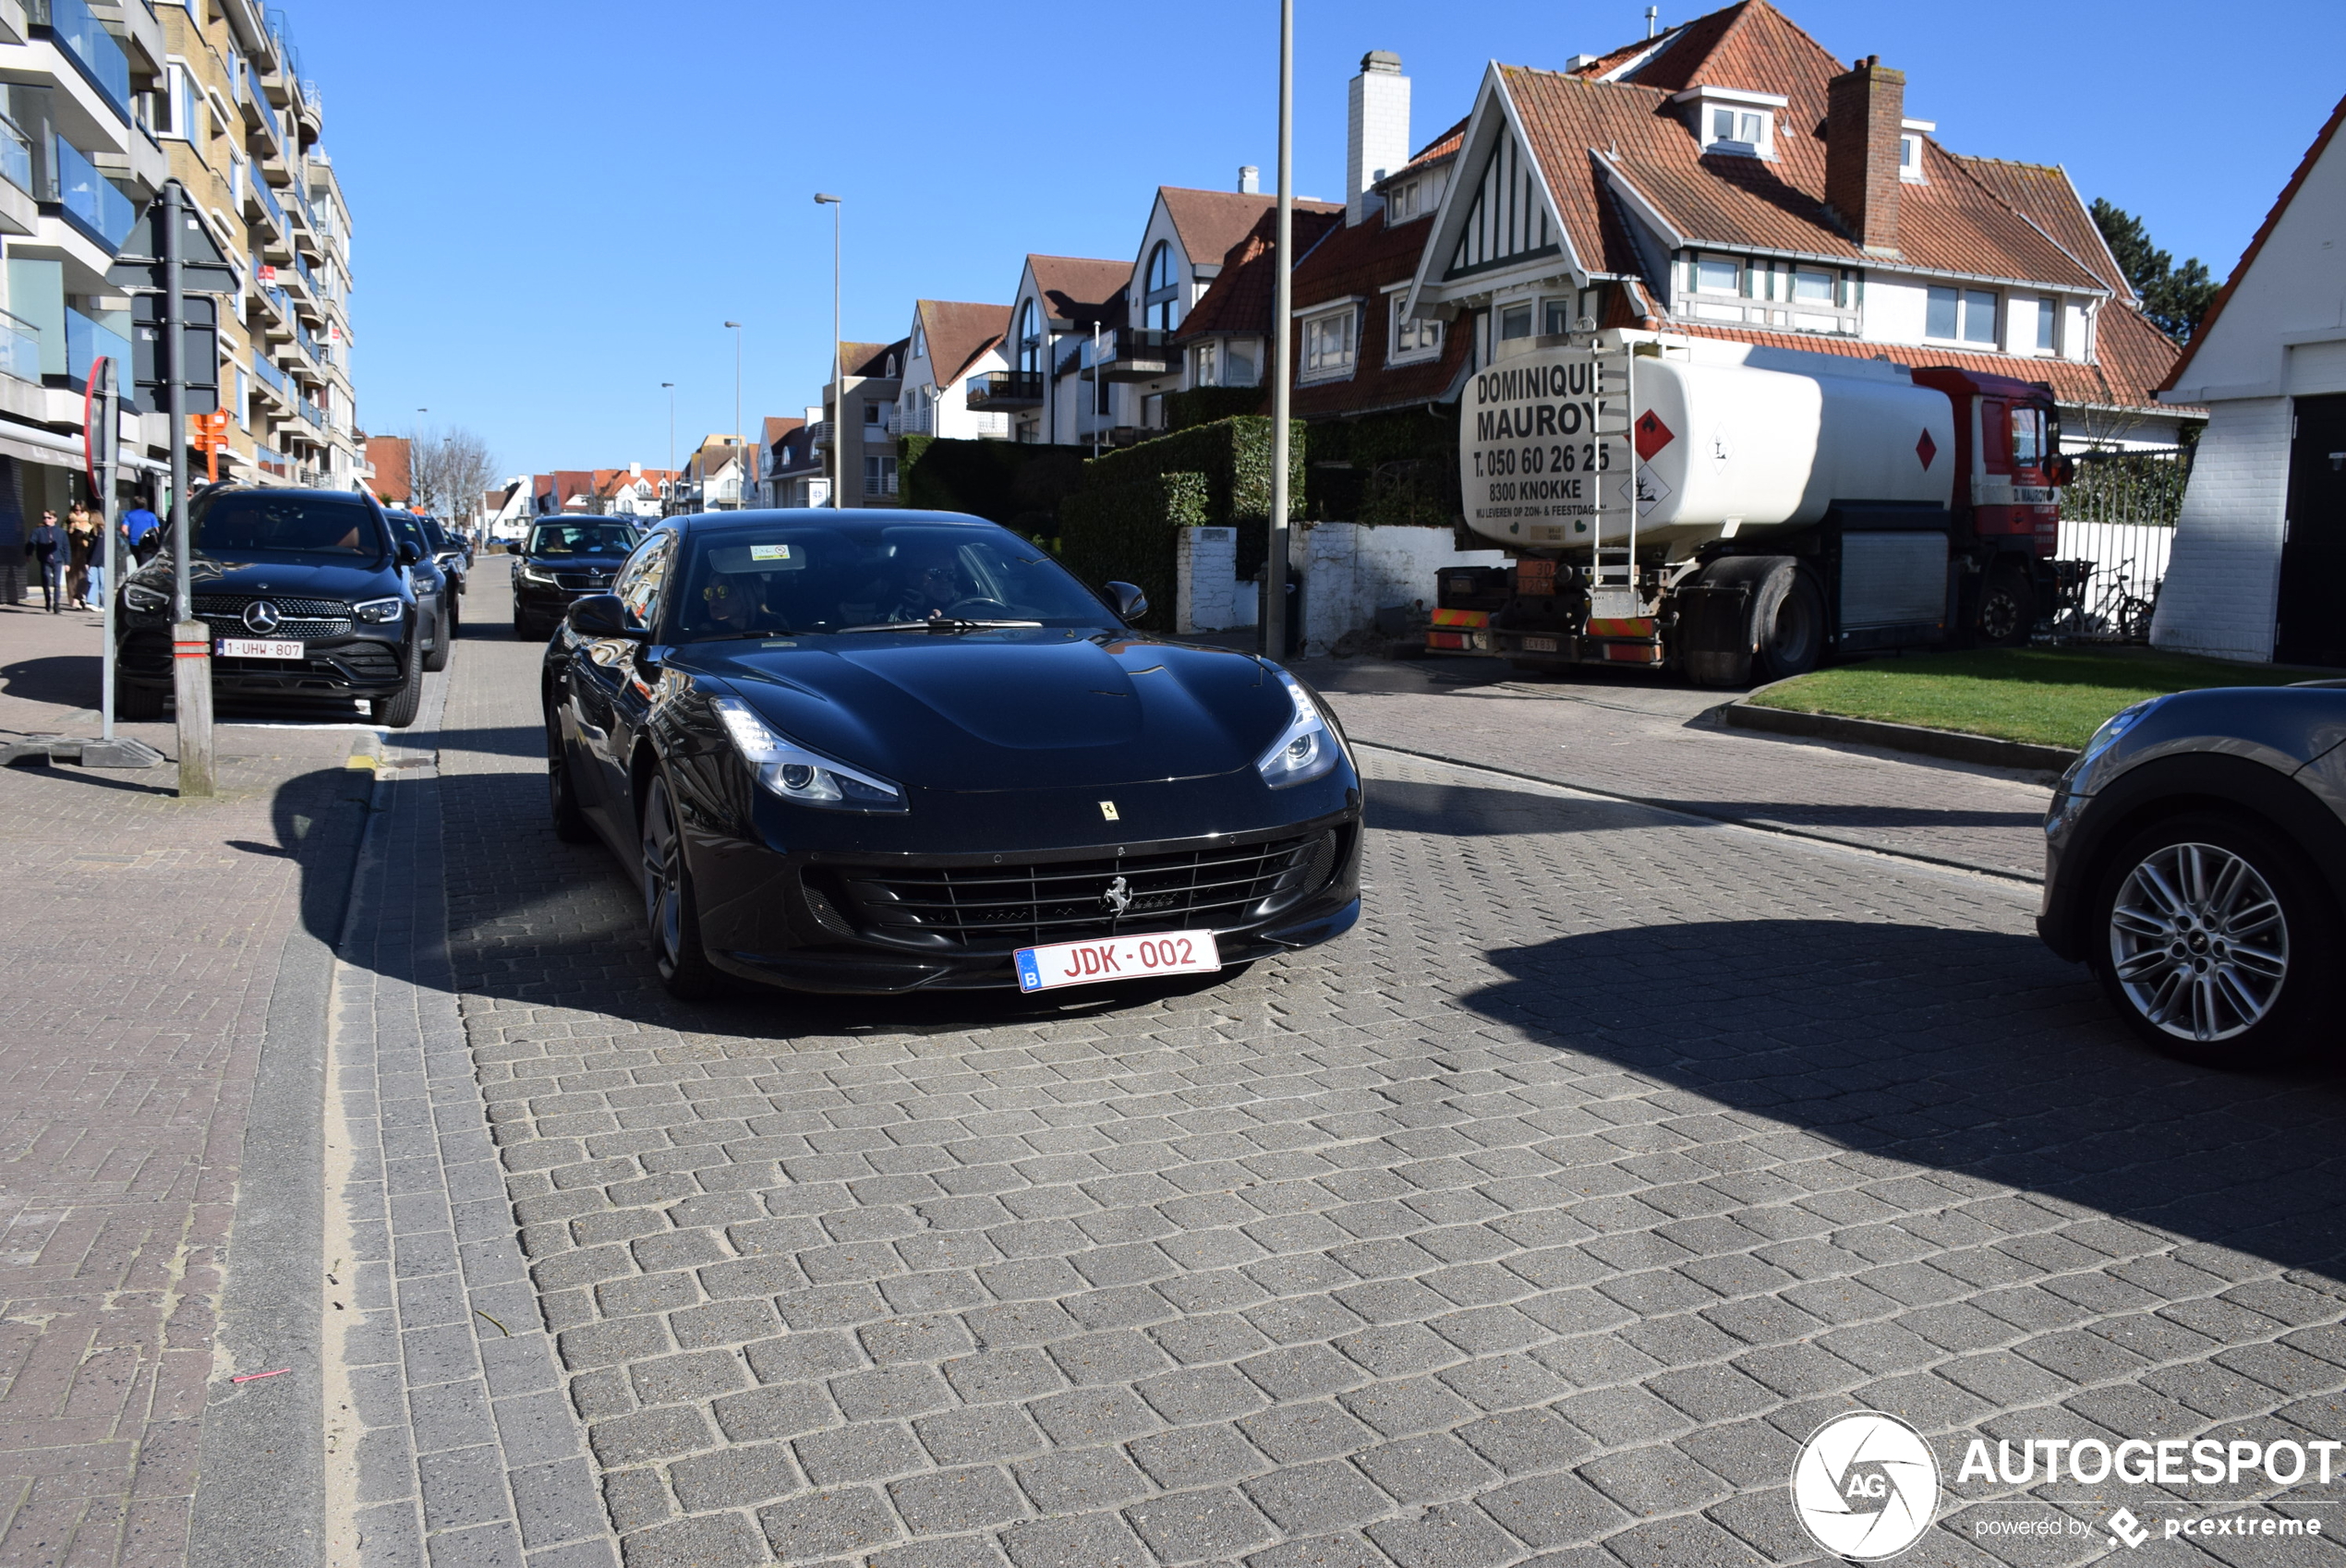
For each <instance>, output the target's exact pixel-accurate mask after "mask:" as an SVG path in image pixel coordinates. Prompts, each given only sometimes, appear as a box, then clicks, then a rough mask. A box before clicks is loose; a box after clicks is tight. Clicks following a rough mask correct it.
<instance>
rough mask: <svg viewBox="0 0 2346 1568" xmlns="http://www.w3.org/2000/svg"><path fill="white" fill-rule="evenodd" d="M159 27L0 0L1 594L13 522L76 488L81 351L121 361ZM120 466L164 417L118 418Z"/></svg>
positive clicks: (159, 176)
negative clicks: (122, 265) (129, 254)
mask: <svg viewBox="0 0 2346 1568" xmlns="http://www.w3.org/2000/svg"><path fill="white" fill-rule="evenodd" d="M163 56H164V45H163V27H162V24H161V22H160V21H158V20H157V18H156V16H155V13H154V12H153V10H152V9H151V7H150V6H148V4H147V0H116V3H115V4H114V5H111V6H103V7H95V6H90V5H86V4H84V0H7V3H5V4H0V257H4V258H5V266H0V597H5V598H7V599H10V600H13V599H15V598H17V597H18V596H19V595H20V594H21V592H22V587H23V583H22V575H23V574H22V571H21V562H22V552H21V546H22V543H23V537H24V536H23V522H24V518H25V517H26V516H27V515H30V516H32V517H34V518H38V517H39V515H40V514H41V513H42V511H43V510H53V511H55V512H57V513H60V514H62V513H64V512H65V510H66V508H67V505H68V504H69V503H70V502H71V501H73V500H74V499H76V498H77V497H79V496H80V495H82V494H84V493H85V490H86V481H85V480H83V479H81V478H80V477H79V474H80V469H81V455H80V454H81V443H82V404H83V392H84V390H85V388H86V384H87V377H88V376H89V373H90V367H91V362H92V361H93V360H94V359H96V358H97V357H98V356H101V355H107V356H113V357H114V358H115V360H116V362H117V364H118V365H119V366H120V367H121V368H122V369H123V371H124V372H125V380H126V381H127V380H128V377H127V371H128V369H129V367H130V363H131V353H130V334H131V332H132V330H133V329H132V326H131V303H132V302H131V300H130V299H129V297H128V296H125V295H124V294H122V293H121V292H120V291H119V290H118V289H117V288H115V286H114V285H113V284H111V283H108V282H107V281H106V270H107V268H108V267H109V266H111V265H112V264H113V261H114V258H115V254H116V252H117V251H118V250H119V249H120V247H121V245H122V242H123V240H124V239H125V238H126V237H127V235H129V233H130V229H131V225H132V223H134V222H135V221H136V220H137V218H138V215H139V209H140V208H142V207H143V206H145V205H146V203H147V202H148V201H149V200H151V199H152V198H153V196H154V195H155V193H156V192H157V191H158V190H159V189H161V188H162V186H163V180H164V177H165V175H166V173H167V168H168V165H167V162H166V160H165V158H164V156H163V149H162V147H161V145H160V144H159V143H158V141H157V140H156V138H155V135H154V131H153V128H152V127H151V123H150V119H149V115H150V112H151V111H150V103H151V100H150V98H149V93H150V90H151V89H152V87H153V86H154V84H155V82H156V81H157V80H158V79H159V78H160V77H161V76H162V74H163ZM122 435H123V442H122V447H123V452H124V454H125V456H126V458H127V460H128V462H129V464H130V465H131V466H132V468H133V470H134V471H136V470H138V469H139V468H140V467H142V466H144V467H149V468H151V465H152V454H153V453H157V452H161V450H162V449H161V440H162V430H161V427H160V424H159V423H157V424H156V425H155V427H154V428H151V429H150V428H149V427H148V423H147V421H145V420H142V419H140V418H139V416H137V415H136V413H135V412H134V413H127V414H126V416H125V418H124V421H123V430H122Z"/></svg>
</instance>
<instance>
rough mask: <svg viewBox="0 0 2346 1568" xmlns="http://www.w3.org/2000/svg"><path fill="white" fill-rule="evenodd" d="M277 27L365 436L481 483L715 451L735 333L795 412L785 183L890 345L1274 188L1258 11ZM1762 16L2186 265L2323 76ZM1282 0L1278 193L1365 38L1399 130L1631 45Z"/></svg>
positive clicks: (812, 364)
mask: <svg viewBox="0 0 2346 1568" xmlns="http://www.w3.org/2000/svg"><path fill="white" fill-rule="evenodd" d="M283 3H284V6H285V8H286V10H287V11H288V13H289V19H290V22H291V27H292V31H293V36H294V42H295V43H296V46H297V47H298V48H299V50H300V51H301V54H302V67H303V72H304V74H305V75H308V76H309V77H312V78H316V80H317V81H318V83H319V85H320V89H321V90H322V94H323V97H324V101H325V109H326V139H325V146H326V148H327V150H328V151H331V152H332V153H333V155H334V158H335V161H336V163H337V164H338V165H339V167H340V170H341V174H342V178H343V182H344V188H345V190H346V191H347V193H348V195H349V198H350V201H351V205H352V208H353V211H354V217H355V222H356V240H355V249H354V263H355V270H356V271H357V283H358V288H357V294H356V295H355V296H354V298H353V302H352V308H353V312H354V316H355V331H356V333H357V354H356V355H355V356H354V371H355V373H356V375H357V392H358V411H359V417H360V420H361V422H362V423H363V424H364V425H365V426H366V427H367V428H369V429H373V430H377V431H392V432H397V431H404V430H407V429H410V428H414V427H415V426H417V424H419V423H421V424H429V425H443V424H463V425H467V426H470V427H472V428H475V429H477V430H478V431H479V432H480V433H481V434H482V435H483V436H484V437H486V438H487V439H488V440H489V442H490V446H491V448H492V450H493V451H494V452H495V453H496V455H497V458H498V462H499V465H500V467H501V468H502V469H503V470H505V471H508V472H518V471H522V470H541V471H542V470H544V469H548V468H552V467H557V466H560V467H600V466H612V465H617V464H624V463H626V462H628V461H630V460H634V461H638V462H642V463H646V464H662V463H664V462H665V461H666V459H667V453H668V402H667V394H666V393H665V392H661V391H660V387H659V383H660V382H662V381H669V380H672V381H674V382H675V383H676V384H677V396H676V438H677V443H678V447H679V450H680V451H686V450H689V448H690V444H691V442H692V441H693V440H696V439H697V438H698V437H699V436H701V435H702V434H704V433H706V432H709V431H717V430H723V429H726V428H730V427H731V426H732V418H733V413H732V411H733V344H732V338H733V334H732V333H731V332H726V331H725V330H724V329H723V327H722V326H721V324H720V323H722V322H723V321H725V320H728V319H732V320H739V321H743V322H744V323H746V324H747V332H746V334H745V335H746V353H745V369H744V393H743V400H744V418H745V421H754V420H755V418H756V416H758V415H760V414H795V413H798V412H800V411H801V410H802V409H803V408H804V405H805V404H807V403H808V402H809V401H810V400H812V399H813V398H814V397H815V396H816V393H817V392H818V389H819V387H820V384H821V382H822V380H823V377H824V372H825V368H826V366H827V364H828V356H829V348H828V330H829V325H830V305H831V264H830V263H831V257H830V223H829V218H828V213H827V211H826V210H824V209H820V208H817V207H816V205H815V204H814V202H813V200H812V194H813V192H815V191H816V190H817V189H821V190H828V191H836V192H839V193H840V194H841V195H843V196H845V197H846V198H847V199H848V201H849V205H848V207H847V210H846V221H847V228H846V235H847V270H846V279H847V281H846V291H845V292H846V334H847V336H849V337H850V338H864V339H888V338H893V337H896V336H899V335H901V333H902V332H904V331H905V330H906V329H907V326H908V324H909V321H910V319H911V308H912V301H913V299H914V298H915V297H916V296H928V297H932V298H946V299H970V300H989V301H998V302H1001V303H1005V304H1007V303H1008V302H1009V300H1010V295H1011V293H1012V292H1013V290H1014V289H1015V288H1016V286H1017V282H1018V270H1019V265H1020V259H1021V258H1022V256H1024V255H1025V253H1027V252H1028V251H1046V252H1056V253H1059V254H1063V255H1076V256H1109V257H1119V258H1125V259H1129V258H1130V257H1131V254H1132V251H1133V250H1134V249H1135V247H1137V246H1138V244H1139V241H1140V230H1141V225H1142V224H1143V223H1144V222H1145V221H1146V218H1147V214H1148V204H1149V199H1150V194H1151V192H1152V191H1153V190H1154V189H1155V187H1156V186H1158V185H1160V184H1164V185H1191V186H1203V187H1209V188H1215V189H1224V188H1229V187H1231V185H1232V183H1233V181H1234V178H1235V175H1236V172H1237V169H1238V166H1239V165H1240V163H1259V164H1261V165H1263V167H1264V178H1265V182H1266V187H1267V184H1268V181H1269V178H1270V175H1271V169H1272V164H1273V163H1274V151H1273V137H1274V133H1275V127H1276V97H1275V92H1276V59H1277V54H1276V47H1277V32H1276V28H1277V6H1276V4H1275V0H1185V3H1183V4H1180V5H1176V6H1166V5H1129V4H1116V5H1109V4H1095V5H1070V4H1063V3H1058V0H1024V3H1022V4H1014V5H995V6H973V5H968V4H960V3H946V0H878V3H872V0H865V3H862V4H845V5H837V4H834V5H820V6H817V5H808V4H804V3H802V0H669V3H668V4H665V5H655V6H645V5H643V4H641V3H640V0H636V3H632V4H624V5H623V4H620V3H618V0H462V3H457V0H400V3H399V4H398V5H396V6H393V5H391V4H389V3H387V0H366V3H363V4H358V3H353V0H283ZM1781 3H1782V5H1783V8H1784V10H1785V12H1786V13H1787V14H1788V15H1789V16H1791V17H1792V18H1793V19H1794V20H1795V21H1796V22H1798V23H1800V24H1801V25H1802V26H1804V27H1806V28H1807V29H1808V30H1809V31H1810V32H1811V33H1812V34H1814V35H1815V36H1816V38H1817V39H1818V40H1819V41H1820V42H1822V43H1823V44H1824V46H1825V47H1826V48H1828V49H1830V50H1832V51H1833V52H1834V54H1837V55H1839V56H1840V57H1841V58H1843V59H1844V60H1846V59H1851V58H1854V57H1856V56H1858V55H1862V54H1880V56H1881V57H1882V60H1883V62H1884V63H1885V64H1887V65H1892V66H1898V67H1900V68H1902V69H1904V70H1905V72H1906V78H1907V99H1906V102H1907V113H1908V114H1909V115H1914V116H1916V117H1918V118H1924V119H1935V120H1937V121H1938V122H1939V135H1940V139H1941V141H1942V142H1943V143H1944V144H1945V145H1947V146H1948V147H1949V148H1951V149H1953V151H1959V152H1965V153H1974V154H1988V155H1992V156H1997V157H2007V158H2021V159H2029V160H2035V161H2039V162H2046V163H2064V164H2066V165H2067V166H2068V168H2069V170H2070V172H2071V174H2072V175H2073V176H2074V178H2075V179H2076V182H2077V185H2078V187H2079V189H2080V190H2081V191H2082V192H2083V193H2084V194H2085V195H2086V198H2087V199H2091V198H2093V197H2096V196H2107V197H2109V198H2110V199H2111V200H2113V201H2115V202H2117V203H2118V204H2119V205H2120V206H2122V207H2125V208H2127V209H2129V210H2131V211H2134V212H2136V213H2138V214H2139V215H2141V216H2143V217H2144V218H2145V219H2146V221H2147V222H2148V223H2149V224H2150V228H2151V233H2152V235H2153V236H2154V238H2155V239H2156V240H2157V241H2158V243H2159V245H2161V246H2163V247H2166V248H2168V249H2170V250H2171V251H2173V252H2174V253H2175V254H2176V256H2177V257H2178V258H2181V257H2183V256H2187V255H2196V256H2198V257H2200V258H2202V259H2205V260H2206V261H2207V263H2208V265H2209V267H2210V268H2211V269H2212V270H2213V271H2214V272H2215V273H2216V275H2217V276H2218V277H2219V278H2220V277H2222V276H2223V275H2225V273H2227V272H2228V271H2230V269H2231V264H2232V262H2233V261H2234V260H2235V259H2237V258H2238V256H2239V254H2240V251H2241V247H2243V245H2244V244H2245V243H2246V242H2247V240H2248V237H2249V235H2251V234H2252V233H2254V231H2255V226H2256V224H2257V223H2258V222H2259V221H2260V220H2261V218H2262V217H2263V215H2264V213H2265V211H2266V209H2267V207H2268V206H2269V205H2270V203H2271V201H2272V199H2273V197H2274V196H2275V195H2276V194H2277V193H2278V192H2279V188H2280V187H2281V185H2282V183H2283V182H2284V181H2286V180H2287V178H2288V177H2289V174H2290V171H2291V170H2292V168H2294V167H2295V165H2296V162H2297V159H2298V158H2299V156H2300V155H2301V154H2302V153H2303V152H2304V149H2305V146H2306V144H2307V143H2308V142H2309V141H2310V140H2311V139H2312V138H2313V136H2314V133H2315V132H2316V130H2317V129H2318V128H2319V127H2320V126H2321V123H2322V121H2323V119H2324V118H2325V117H2326V116H2327V115H2328V112H2329V110H2330V108H2331V107H2332V106H2333V105H2334V104H2335V103H2336V102H2337V100H2338V98H2339V96H2340V93H2341V92H2342V91H2346V76H2342V75H2341V73H2340V72H2339V70H2338V69H2337V62H2338V61H2339V60H2340V59H2341V58H2346V6H2340V5H2338V4H2336V3H2335V0H2322V3H2314V0H2281V3H2279V4H2275V5H2271V6H2258V7H2255V8H2254V9H2253V10H2250V11H2239V10H2230V9H2225V8H2222V7H2214V8H2211V7H2210V6H2208V5H2207V4H2206V3H2205V0H2057V3H2047V0H2027V3H2013V0H1971V3H1969V4H1965V5H1961V6H1956V5H1951V4H1930V5H1921V4H1900V5H1895V6H1891V5H1883V4H1880V0H1781ZM1703 8H1708V7H1703ZM1296 9H1297V23H1296V30H1297V67H1296V73H1297V94H1296V183H1297V188H1298V190H1299V191H1300V193H1302V194H1305V195H1320V196H1325V197H1336V196H1339V195H1340V194H1341V187H1342V184H1343V175H1344V112H1345V83H1346V81H1347V79H1348V78H1349V77H1350V76H1351V75H1352V74H1353V72H1354V71H1355V70H1356V69H1357V67H1358V62H1359V60H1360V55H1361V54H1362V53H1363V52H1364V51H1366V50H1370V49H1390V50H1394V51H1396V52H1397V53H1398V54H1400V55H1401V57H1402V62H1403V67H1404V69H1405V70H1406V71H1407V72H1408V73H1409V76H1410V78H1412V81H1413V84H1414V116H1413V126H1412V130H1413V133H1414V135H1415V136H1416V137H1417V139H1419V140H1421V141H1422V140H1423V139H1425V138H1427V137H1429V136H1431V135H1432V134H1433V132H1434V131H1436V130H1438V129H1440V128H1441V127H1443V126H1445V125H1446V124H1447V123H1448V122H1449V121H1451V120H1453V119H1455V118H1457V116H1459V115H1463V114H1464V113H1465V112H1466V110H1467V109H1468V108H1469V106H1470V104H1471V101H1472V96H1473V92H1474V89H1475V86H1476V84H1477V82H1478V81H1479V80H1480V79H1481V72H1482V68H1483V66H1484V64H1485V62H1486V61H1487V60H1489V59H1492V58H1494V57H1495V58H1499V59H1504V60H1506V61H1509V62H1511V63H1519V64H1523V65H1531V66H1561V65H1562V64H1563V63H1564V61H1565V60H1566V58H1567V57H1569V56H1570V55H1572V54H1578V53H1580V52H1583V51H1588V52H1591V53H1594V52H1601V51H1602V50H1604V49H1607V48H1610V47H1612V46H1614V45H1616V44H1619V43H1622V42H1627V41H1629V40H1630V39H1633V38H1635V37H1638V36H1640V35H1641V34H1642V32H1643V30H1644V21H1643V16H1644V6H1643V5H1642V3H1629V4H1622V3H1612V4H1604V5H1589V4H1578V3H1572V0H1566V3H1563V4H1558V3H1556V0H1489V3H1476V0H1467V3H1465V4H1453V5H1429V4H1425V3H1424V0H1417V3H1415V4H1408V5H1404V4H1400V3H1398V0H1299V3H1298V5H1297V7H1296ZM1698 14H1699V9H1698V8H1697V7H1695V6H1691V5H1687V4H1680V3H1674V4H1669V5H1665V6H1663V21H1664V22H1665V23H1672V22H1678V21H1684V20H1686V19H1687V18H1688V17H1690V16H1693V15H1698ZM2211 49H2212V54H2210V53H2207V52H2208V51H2210V50H2211ZM418 407H425V408H429V410H430V413H429V415H422V416H419V415H417V413H416V410H417V408H418Z"/></svg>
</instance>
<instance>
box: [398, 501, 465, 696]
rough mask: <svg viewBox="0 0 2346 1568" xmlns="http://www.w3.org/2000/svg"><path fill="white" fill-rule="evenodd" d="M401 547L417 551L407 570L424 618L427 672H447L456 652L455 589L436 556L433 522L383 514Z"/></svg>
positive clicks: (416, 516) (414, 515)
mask: <svg viewBox="0 0 2346 1568" xmlns="http://www.w3.org/2000/svg"><path fill="white" fill-rule="evenodd" d="M384 515H385V516H387V517H389V518H390V519H391V526H392V530H393V533H395V534H396V535H397V536H398V537H399V540H400V542H401V543H402V544H407V545H413V546H414V547H415V549H416V551H417V560H416V562H415V564H414V565H412V566H410V567H409V568H408V569H407V575H408V580H409V582H410V583H411V584H412V585H414V587H415V591H416V608H417V611H418V612H419V613H420V614H421V616H422V617H423V624H424V628H425V631H424V668H425V669H447V668H448V660H449V658H450V657H451V656H453V654H454V653H455V651H456V615H457V609H456V585H455V583H454V580H453V579H452V578H451V577H450V576H449V574H448V571H447V568H445V567H444V566H442V565H441V562H440V557H439V555H438V554H437V553H436V552H437V550H438V549H439V546H438V544H437V542H436V541H437V540H438V539H439V538H440V537H441V536H440V535H439V533H438V531H437V530H435V529H434V528H432V527H431V526H429V523H430V520H429V518H426V517H423V516H421V515H419V514H417V513H413V512H403V511H397V510H393V511H391V512H387V513H384Z"/></svg>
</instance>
